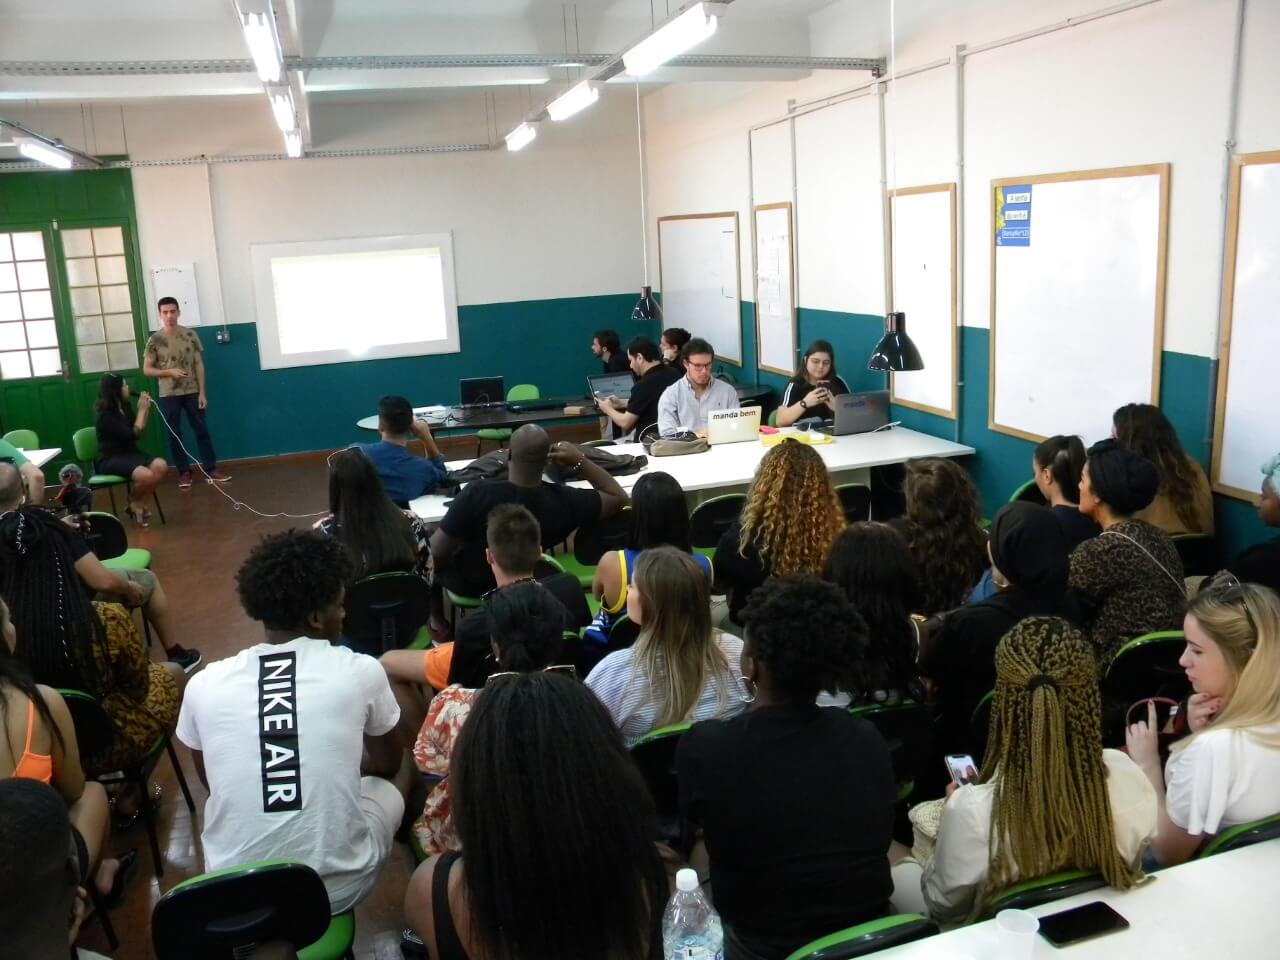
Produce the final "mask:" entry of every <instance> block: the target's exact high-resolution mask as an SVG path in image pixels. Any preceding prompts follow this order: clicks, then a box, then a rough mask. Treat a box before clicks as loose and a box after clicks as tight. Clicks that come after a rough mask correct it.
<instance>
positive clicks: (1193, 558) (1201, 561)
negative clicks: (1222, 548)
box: [1169, 533, 1222, 577]
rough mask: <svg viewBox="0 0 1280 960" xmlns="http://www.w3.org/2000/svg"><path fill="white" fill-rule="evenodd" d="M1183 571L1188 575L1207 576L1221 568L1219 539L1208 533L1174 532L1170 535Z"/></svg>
mask: <svg viewBox="0 0 1280 960" xmlns="http://www.w3.org/2000/svg"><path fill="white" fill-rule="evenodd" d="M1169 539H1170V540H1172V541H1173V546H1174V549H1175V550H1177V551H1178V559H1179V560H1181V561H1182V572H1183V574H1184V575H1186V576H1188V577H1207V576H1209V575H1210V574H1213V573H1217V572H1218V570H1219V569H1221V566H1222V565H1221V564H1220V563H1219V557H1218V541H1217V540H1215V539H1214V538H1213V537H1211V536H1209V534H1207V533H1174V534H1171V535H1170V536H1169Z"/></svg>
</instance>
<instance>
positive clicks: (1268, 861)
mask: <svg viewBox="0 0 1280 960" xmlns="http://www.w3.org/2000/svg"><path fill="white" fill-rule="evenodd" d="M1151 876H1152V879H1151V880H1150V881H1148V882H1147V883H1146V884H1144V885H1142V886H1140V887H1137V888H1135V889H1133V890H1130V891H1128V892H1125V893H1121V892H1120V891H1118V890H1112V889H1110V888H1103V889H1101V890H1092V891H1090V892H1089V893H1082V894H1080V895H1078V896H1075V897H1068V898H1067V899H1065V900H1057V901H1055V902H1053V903H1048V904H1045V905H1044V906H1042V907H1036V908H1034V909H1033V910H1032V911H1031V912H1032V913H1034V914H1036V915H1037V916H1044V915H1045V914H1049V913H1057V912H1059V911H1060V910H1066V909H1068V908H1069V907H1078V906H1080V905H1081V904H1085V903H1092V902H1093V901H1095V900H1103V901H1105V902H1106V903H1109V904H1110V905H1111V907H1112V908H1113V909H1114V910H1115V911H1116V912H1117V913H1119V914H1120V915H1121V916H1122V917H1124V918H1125V919H1126V920H1128V921H1129V929H1128V930H1123V931H1121V932H1119V933H1111V934H1107V935H1106V936H1104V937H1098V938H1097V939H1096V940H1085V941H1082V942H1081V943H1077V944H1072V945H1071V946H1070V947H1067V948H1065V950H1066V953H1063V951H1062V950H1059V949H1058V948H1056V947H1054V946H1053V945H1051V944H1050V943H1049V942H1048V941H1047V940H1045V939H1044V938H1043V937H1041V936H1039V935H1037V936H1036V944H1035V948H1034V950H1033V951H1032V953H1031V957H1032V960H1050V958H1055V960H1058V958H1062V957H1067V958H1069V960H1134V958H1135V957H1150V958H1153V960H1156V958H1158V960H1179V958H1186V960H1210V958H1212V960H1220V958H1222V960H1227V958H1230V960H1261V958H1264V957H1277V956H1280V911H1277V910H1276V908H1275V899H1276V897H1275V890H1276V878H1277V877H1280V840H1269V841H1267V842H1266V843H1259V844H1255V845H1254V846H1252V847H1245V848H1244V849H1242V850H1233V851H1231V852H1230V853H1220V854H1218V855H1217V856H1214V857H1206V858H1205V859H1204V860H1194V861H1192V862H1191V863H1184V864H1183V865H1182V866H1179V867H1171V868H1170V869H1168V870H1161V871H1159V872H1158V873H1154V874H1152V875H1151ZM875 956H876V958H877V960H880V958H882V957H883V958H884V960H966V958H968V960H985V958H988V957H990V958H996V957H1001V956H1003V954H1002V953H1001V952H1000V947H999V932H998V931H997V930H996V927H995V922H994V921H990V920H989V921H987V922H986V923H978V924H973V925H972V926H968V927H961V928H959V929H958V930H952V931H950V932H949V933H944V934H940V935H938V936H936V937H929V938H927V939H925V940H917V941H916V942H915V943H909V944H906V945H905V946H901V947H896V948H895V949H893V950H884V951H881V952H879V953H877V954H876V955H875Z"/></svg>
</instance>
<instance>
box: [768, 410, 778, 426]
mask: <svg viewBox="0 0 1280 960" xmlns="http://www.w3.org/2000/svg"><path fill="white" fill-rule="evenodd" d="M768 423H769V426H771V427H776V426H777V425H778V411H777V410H770V411H769V420H768Z"/></svg>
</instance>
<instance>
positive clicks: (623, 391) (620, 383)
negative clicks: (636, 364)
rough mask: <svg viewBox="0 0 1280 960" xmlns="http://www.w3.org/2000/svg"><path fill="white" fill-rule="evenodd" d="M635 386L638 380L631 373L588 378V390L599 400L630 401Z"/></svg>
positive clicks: (598, 375)
mask: <svg viewBox="0 0 1280 960" xmlns="http://www.w3.org/2000/svg"><path fill="white" fill-rule="evenodd" d="M635 385H636V378H635V377H633V376H632V375H631V374H629V373H597V374H595V375H594V376H588V377H587V389H588V390H589V391H590V392H591V396H593V397H595V399H597V400H603V399H604V398H605V397H617V398H618V399H619V400H630V399H631V388H632V387H634V386H635Z"/></svg>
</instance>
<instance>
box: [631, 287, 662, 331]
mask: <svg viewBox="0 0 1280 960" xmlns="http://www.w3.org/2000/svg"><path fill="white" fill-rule="evenodd" d="M631 319H632V320H656V321H658V322H659V323H661V322H662V307H660V306H658V301H657V300H655V299H653V287H650V286H647V285H646V286H643V287H641V288H640V299H639V300H637V301H636V305H635V306H634V307H632V308H631Z"/></svg>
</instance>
